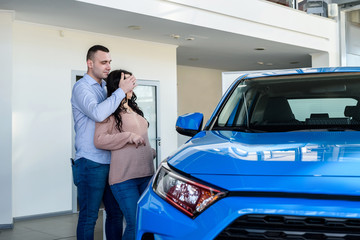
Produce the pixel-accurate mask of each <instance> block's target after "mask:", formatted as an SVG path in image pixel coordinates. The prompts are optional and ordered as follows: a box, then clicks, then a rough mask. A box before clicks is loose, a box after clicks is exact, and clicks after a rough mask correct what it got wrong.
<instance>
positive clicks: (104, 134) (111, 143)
mask: <svg viewBox="0 0 360 240" xmlns="http://www.w3.org/2000/svg"><path fill="white" fill-rule="evenodd" d="M113 128H115V122H114V121H112V120H111V119H110V118H108V119H106V120H105V121H104V122H101V123H99V122H97V123H96V124H95V135H94V145H95V147H97V148H99V149H105V150H110V151H111V150H118V149H120V148H123V147H124V146H125V145H126V144H128V143H131V142H132V140H131V139H132V138H133V137H134V133H131V132H117V133H111V132H112V129H113Z"/></svg>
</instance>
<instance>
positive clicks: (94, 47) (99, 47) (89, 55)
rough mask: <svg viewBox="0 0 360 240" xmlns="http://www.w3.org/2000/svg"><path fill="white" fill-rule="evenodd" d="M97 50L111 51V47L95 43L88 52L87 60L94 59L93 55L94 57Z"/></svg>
mask: <svg viewBox="0 0 360 240" xmlns="http://www.w3.org/2000/svg"><path fill="white" fill-rule="evenodd" d="M97 51H102V52H107V53H108V52H110V51H109V49H108V48H107V47H104V46H102V45H94V46H92V47H91V48H89V50H88V52H87V54H86V61H87V60H89V59H90V60H92V59H93V57H94V54H95V53H96V52H97Z"/></svg>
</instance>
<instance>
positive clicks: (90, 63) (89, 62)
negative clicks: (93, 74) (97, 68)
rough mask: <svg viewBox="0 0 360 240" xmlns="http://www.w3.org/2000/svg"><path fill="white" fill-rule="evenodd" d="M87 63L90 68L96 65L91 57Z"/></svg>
mask: <svg viewBox="0 0 360 240" xmlns="http://www.w3.org/2000/svg"><path fill="white" fill-rule="evenodd" d="M86 64H87V67H88V68H93V67H94V62H93V61H91V60H90V59H88V60H87V61H86Z"/></svg>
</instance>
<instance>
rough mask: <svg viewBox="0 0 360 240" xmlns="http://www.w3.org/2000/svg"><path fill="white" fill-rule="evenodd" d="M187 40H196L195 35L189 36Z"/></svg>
mask: <svg viewBox="0 0 360 240" xmlns="http://www.w3.org/2000/svg"><path fill="white" fill-rule="evenodd" d="M186 40H188V41H193V40H195V38H194V37H188V38H186Z"/></svg>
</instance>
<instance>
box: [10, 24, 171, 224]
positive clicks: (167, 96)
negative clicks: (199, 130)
mask: <svg viewBox="0 0 360 240" xmlns="http://www.w3.org/2000/svg"><path fill="white" fill-rule="evenodd" d="M13 32H14V41H13V46H14V55H13V56H14V65H13V98H12V99H13V104H12V105H13V152H12V153H13V217H23V216H31V215H37V214H46V213H53V212H61V211H71V209H72V190H71V189H72V173H71V167H70V162H69V158H70V157H71V153H72V144H73V143H72V136H71V133H72V126H71V124H72V115H71V104H70V97H71V89H72V86H71V71H72V70H83V71H85V70H86V62H85V57H86V52H87V50H88V48H89V47H91V46H92V45H94V44H102V45H105V46H107V47H108V48H109V49H110V52H111V56H112V59H113V62H112V68H113V69H116V68H120V67H121V68H125V69H128V70H129V71H131V72H133V73H134V74H135V76H136V77H137V78H139V79H148V80H158V81H160V111H161V112H160V121H161V123H162V125H161V126H162V129H161V133H162V135H161V137H162V146H161V147H162V149H161V153H162V156H163V157H164V156H166V155H168V154H169V153H170V152H172V151H174V150H175V149H176V147H177V142H176V132H175V129H174V125H175V121H176V116H177V107H176V100H177V99H176V98H177V92H176V46H172V45H165V44H158V43H152V42H145V41H137V40H132V39H126V38H119V37H113V36H108V35H101V34H96V33H89V32H81V31H75V30H70V29H61V28H57V27H52V26H43V25H35V24H30V23H26V22H19V21H15V22H14V24H13ZM165 89H166V91H165Z"/></svg>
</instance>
